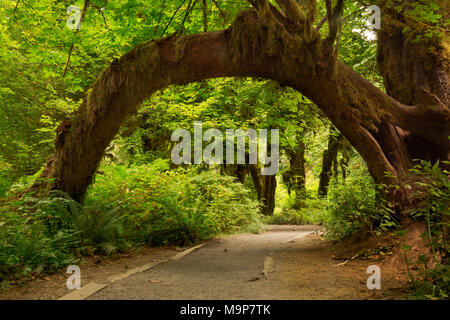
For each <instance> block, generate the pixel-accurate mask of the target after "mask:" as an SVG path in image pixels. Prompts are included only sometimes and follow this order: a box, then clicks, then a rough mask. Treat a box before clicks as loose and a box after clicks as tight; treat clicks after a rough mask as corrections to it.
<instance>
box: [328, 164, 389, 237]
mask: <svg viewBox="0 0 450 320" xmlns="http://www.w3.org/2000/svg"><path fill="white" fill-rule="evenodd" d="M349 172H350V174H349V175H348V176H347V178H346V179H345V180H343V181H342V180H340V181H339V180H337V179H333V180H332V181H331V182H330V188H329V191H328V196H327V208H328V210H329V212H330V215H329V218H328V219H327V221H326V223H325V224H326V226H327V236H328V237H329V238H331V239H334V240H340V239H343V238H345V237H348V236H350V235H351V234H353V233H355V232H356V231H358V230H361V231H369V232H372V233H374V234H376V233H379V231H380V230H388V229H390V228H393V227H396V226H397V225H398V223H397V221H396V220H395V219H394V218H393V216H392V209H391V208H390V207H389V205H388V204H385V203H384V201H383V200H382V199H377V189H378V190H379V188H380V187H379V186H376V185H375V183H374V181H373V179H372V177H371V176H370V175H369V173H368V170H367V167H366V166H365V164H364V163H363V161H362V160H361V159H359V160H357V159H356V160H354V161H353V163H352V164H351V165H350V170H349Z"/></svg>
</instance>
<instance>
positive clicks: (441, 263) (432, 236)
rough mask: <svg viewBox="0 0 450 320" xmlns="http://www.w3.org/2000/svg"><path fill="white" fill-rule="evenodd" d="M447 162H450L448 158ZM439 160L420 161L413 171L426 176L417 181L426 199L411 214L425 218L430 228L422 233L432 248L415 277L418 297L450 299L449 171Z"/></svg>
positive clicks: (418, 217) (422, 260) (414, 281)
mask: <svg viewBox="0 0 450 320" xmlns="http://www.w3.org/2000/svg"><path fill="white" fill-rule="evenodd" d="M443 164H444V165H449V164H450V162H448V161H445V162H444V163H443ZM439 165H440V164H439V162H436V163H435V164H434V165H432V164H431V163H430V162H427V161H421V164H419V165H416V166H414V168H412V169H411V172H412V173H413V174H415V175H418V176H421V177H423V182H416V184H417V187H418V188H419V190H420V191H418V192H419V193H422V194H425V195H426V196H425V200H424V201H423V203H422V205H421V206H419V207H418V208H417V209H414V210H411V211H410V214H411V215H412V216H413V217H414V218H416V219H420V220H425V221H426V223H427V226H428V229H427V231H426V232H425V233H424V234H423V235H422V237H423V238H424V239H425V240H426V242H427V243H428V245H429V247H430V251H431V254H432V258H431V259H432V261H429V258H428V257H427V256H420V258H419V260H418V261H417V264H419V265H421V266H422V268H421V270H422V272H421V274H420V279H417V280H413V284H414V286H415V289H416V297H418V298H421V299H423V298H427V299H436V298H437V299H448V298H449V293H450V264H449V262H450V261H449V258H450V254H449V247H448V237H449V235H448V230H449V228H450V222H449V216H450V180H449V179H448V176H449V173H450V172H448V171H447V170H445V169H441V168H440V166H439Z"/></svg>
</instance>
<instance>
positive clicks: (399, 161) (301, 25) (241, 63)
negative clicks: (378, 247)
mask: <svg viewBox="0 0 450 320" xmlns="http://www.w3.org/2000/svg"><path fill="white" fill-rule="evenodd" d="M277 2H278V3H280V6H281V8H283V10H282V11H279V10H277V9H275V8H274V7H273V6H271V5H269V4H268V2H267V1H265V0H257V1H255V7H256V9H255V10H252V11H245V12H242V13H241V14H239V16H238V17H237V19H236V21H235V22H234V23H233V24H232V25H231V27H230V28H228V29H227V30H224V31H218V32H210V33H204V34H199V35H191V36H184V37H171V38H167V39H162V40H157V41H152V42H147V43H143V44H141V45H139V46H137V47H135V48H134V49H132V50H131V51H130V52H128V53H127V54H125V55H124V56H123V57H121V58H120V59H119V60H116V61H114V62H113V63H112V64H111V65H110V66H109V67H108V68H107V69H106V70H105V71H104V72H103V74H102V75H101V76H100V77H99V78H98V80H97V81H96V83H95V84H94V86H93V88H92V90H91V91H90V92H89V94H88V96H87V97H86V99H85V100H84V102H83V104H82V105H81V107H80V108H79V111H78V112H77V115H76V116H75V117H74V118H73V119H72V120H71V121H66V122H64V123H62V124H61V125H60V126H59V128H58V136H57V139H56V143H55V153H54V155H53V156H52V157H51V158H50V159H49V161H48V163H47V165H46V167H45V169H44V171H43V173H42V178H44V180H39V181H37V182H36V184H35V185H34V188H35V189H42V188H44V189H58V190H62V191H65V192H67V193H69V194H70V195H71V196H72V197H74V198H75V199H78V200H79V199H81V198H82V196H83V194H84V192H85V191H86V188H87V187H88V185H89V183H90V182H91V181H92V178H93V175H94V173H95V171H96V169H97V166H98V164H99V162H100V160H101V158H102V155H103V152H104V150H105V148H106V147H107V146H108V144H109V143H110V142H111V140H112V139H113V138H114V136H115V135H116V133H117V132H118V130H119V128H120V126H121V125H122V124H123V122H124V121H125V120H126V119H127V118H128V117H129V116H131V115H132V114H134V113H135V111H136V108H137V107H138V106H139V105H140V104H141V102H142V101H143V100H144V99H145V98H147V97H149V96H150V95H151V94H152V93H153V92H155V91H156V90H159V89H161V88H164V87H166V86H168V85H170V84H185V83H188V82H193V81H200V80H203V79H207V78H214V77H231V76H255V77H263V78H268V79H273V80H275V81H278V82H279V83H280V84H282V85H287V86H291V87H293V88H294V89H296V90H298V91H300V92H301V93H302V94H303V95H305V96H306V97H308V98H309V99H310V100H311V101H313V102H314V103H315V104H317V106H318V107H319V108H321V109H322V110H323V111H324V113H325V114H326V115H327V116H328V118H329V119H330V120H331V121H332V123H333V124H334V125H335V126H336V128H337V129H338V130H339V131H340V132H341V133H342V134H343V135H344V136H345V137H346V139H347V140H348V141H349V142H350V143H351V144H352V145H353V146H354V147H355V149H356V150H357V151H358V152H359V153H360V154H361V156H362V157H363V158H364V160H365V161H366V163H367V165H368V168H369V171H370V173H371V174H372V176H373V177H374V179H375V181H376V182H379V183H386V184H392V183H395V184H398V185H400V186H403V184H404V181H405V179H407V178H408V176H407V174H406V170H407V169H408V168H409V167H410V166H411V156H412V155H414V156H415V157H416V158H427V156H428V155H429V154H430V152H431V151H433V152H431V153H433V154H434V156H435V158H439V159H448V158H449V149H450V140H449V139H448V137H449V136H450V125H449V123H450V111H449V108H448V92H449V85H448V64H449V58H448V51H447V49H445V48H448V45H447V47H445V46H443V45H442V44H439V45H436V46H435V47H434V50H437V53H436V58H434V57H428V55H427V54H426V53H425V54H423V53H418V54H417V55H414V54H411V53H410V52H409V51H410V48H408V46H407V45H406V46H404V48H405V49H404V51H401V52H404V56H405V57H404V59H406V60H403V58H402V60H401V61H406V62H405V63H406V68H404V69H401V67H398V68H400V69H401V70H398V72H400V74H402V73H401V72H402V71H403V74H402V76H401V77H403V76H404V78H403V81H404V82H408V83H409V82H410V81H405V79H409V76H408V75H407V74H406V71H408V72H409V70H410V69H411V68H410V64H411V63H414V65H416V64H415V63H416V62H419V64H420V62H429V63H431V65H432V68H431V71H429V70H424V72H425V74H426V75H429V74H431V75H430V76H424V77H423V79H425V80H424V81H425V82H426V83H428V84H427V85H425V87H424V88H425V92H431V94H425V93H421V94H419V89H416V90H415V91H413V92H416V93H417V96H418V97H424V99H423V100H422V99H421V98H420V99H419V98H417V99H413V100H411V99H409V100H408V99H404V98H403V95H402V94H401V93H402V92H403V91H402V90H401V89H402V86H400V85H399V83H400V82H399V81H395V79H396V77H394V76H393V74H394V72H397V71H396V70H397V69H398V68H397V67H395V66H392V65H393V63H394V61H396V60H395V57H394V56H393V53H390V50H391V49H389V47H392V46H394V45H396V42H395V41H394V42H395V43H394V42H392V43H390V42H389V41H386V43H385V44H383V45H382V46H381V47H380V54H379V60H380V66H381V67H382V69H383V66H385V67H384V69H385V71H386V72H385V74H384V76H385V80H386V83H387V86H386V87H387V92H388V94H385V93H383V92H382V91H380V90H379V89H378V88H376V87H375V86H373V85H372V84H371V83H370V82H369V81H367V80H366V79H364V78H362V77H361V76H359V75H358V74H356V73H355V72H354V71H353V70H352V69H351V68H349V67H347V66H346V65H344V64H343V63H341V62H339V61H338V60H337V58H336V50H335V45H334V42H335V39H336V33H337V30H338V27H339V26H338V25H337V23H338V21H340V19H335V17H337V16H338V15H340V14H342V12H341V10H340V7H339V6H336V7H335V9H332V8H331V6H329V7H328V20H329V21H330V23H329V24H328V26H329V32H328V36H327V37H326V38H325V39H321V38H320V36H319V34H318V32H317V30H315V28H316V26H315V25H314V24H315V23H314V22H315V12H316V10H315V9H314V4H315V1H311V2H310V4H311V7H310V10H308V11H307V12H306V13H304V12H302V11H301V10H300V9H299V8H297V6H296V5H295V2H294V1H288V0H278V1H277ZM327 2H328V1H327ZM339 2H341V1H339ZM390 19H395V17H394V18H390ZM384 20H386V19H384ZM384 20H383V21H384ZM394 31H395V30H394ZM390 32H391V31H390V30H382V32H381V34H380V38H381V39H385V38H383V37H386V38H387V37H388V34H389V36H390ZM385 34H386V35H385ZM405 41H406V42H404V43H409V42H408V40H405ZM383 48H385V49H383ZM408 52H409V53H410V54H411V55H413V57H411V59H409V58H408ZM430 59H431V60H430ZM397 60H398V59H397ZM401 61H398V62H399V64H400V62H401ZM405 69H406V70H405ZM387 70H392V71H390V72H387ZM418 75H419V72H413V75H411V77H412V79H415V77H416V76H418ZM421 79H422V78H421ZM390 82H392V84H391V83H390ZM411 83H412V84H413V86H417V87H423V85H424V82H423V81H422V80H421V81H418V82H414V81H412V82H411ZM431 83H434V85H431ZM405 95H407V94H405ZM396 99H397V100H396ZM417 101H420V104H417ZM405 132H407V134H404V133H405ZM411 137H414V139H416V138H415V137H417V140H416V141H419V140H421V141H425V142H430V144H429V145H432V146H433V150H430V152H427V151H425V150H423V149H421V148H418V147H417V145H415V146H416V147H415V148H414V147H412V146H410V144H409V143H408V142H409V141H410V140H411V139H412V138H411ZM435 150H437V151H438V152H434V151H435ZM386 172H387V173H389V174H390V176H386ZM399 190H400V191H399V192H397V193H396V194H395V196H396V198H395V199H396V201H397V202H398V204H399V207H400V208H403V207H407V206H408V203H409V200H408V199H407V197H406V196H405V192H406V191H405V190H406V189H404V188H400V189H399Z"/></svg>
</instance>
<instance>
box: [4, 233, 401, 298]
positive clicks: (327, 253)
mask: <svg viewBox="0 0 450 320" xmlns="http://www.w3.org/2000/svg"><path fill="white" fill-rule="evenodd" d="M321 234H322V232H321V228H320V227H318V226H270V228H269V229H268V230H267V231H265V232H262V233H260V234H238V235H233V236H227V237H223V238H220V239H214V240H210V241H206V242H204V243H203V246H201V247H199V248H196V250H192V251H181V249H180V248H175V247H166V248H145V249H140V250H139V251H136V252H134V253H132V254H128V255H116V256H114V257H112V258H105V257H102V258H100V259H101V260H100V259H99V258H89V259H87V260H86V262H85V263H84V264H81V265H80V268H81V284H82V290H72V291H71V290H68V289H67V288H66V280H67V278H68V276H69V275H68V274H66V273H65V270H63V271H61V272H59V273H56V274H54V275H50V276H47V277H44V278H40V279H35V280H33V281H29V282H26V283H23V284H21V285H14V286H13V287H12V288H10V289H9V290H8V291H5V292H2V293H0V299H58V298H61V297H63V296H65V295H67V294H70V296H67V297H66V298H74V299H82V298H87V299H167V300H169V299H194V300H197V299H198V300H207V299H249V300H254V299H402V298H405V296H406V294H407V292H406V291H405V289H404V288H405V287H406V279H407V273H406V270H405V268H404V266H403V264H402V263H396V262H395V259H394V260H393V259H392V258H393V257H392V252H389V250H390V249H389V248H392V246H393V245H394V242H393V240H392V239H391V238H388V239H387V238H379V239H377V241H369V242H365V243H363V242H362V241H357V242H356V243H350V244H348V243H341V244H340V245H336V244H333V243H331V242H329V241H325V239H324V238H323V237H322V236H321ZM368 247H372V248H368ZM362 248H363V250H362ZM378 248H384V251H383V250H380V249H378ZM183 249H184V248H183ZM377 249H378V251H377ZM393 251H394V250H393ZM356 254H358V255H356ZM355 256H356V257H355ZM370 265H378V266H379V267H380V269H381V289H380V290H376V289H375V290H369V289H368V288H367V285H366V281H367V278H368V277H369V276H370V274H367V273H366V270H367V267H368V266H370ZM85 288H86V289H87V290H84V289H85Z"/></svg>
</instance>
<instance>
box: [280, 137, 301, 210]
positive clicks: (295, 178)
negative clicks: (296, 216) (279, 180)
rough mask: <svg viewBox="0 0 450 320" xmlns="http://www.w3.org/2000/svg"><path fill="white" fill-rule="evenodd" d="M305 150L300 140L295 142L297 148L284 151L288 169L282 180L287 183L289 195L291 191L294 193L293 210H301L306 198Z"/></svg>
mask: <svg viewBox="0 0 450 320" xmlns="http://www.w3.org/2000/svg"><path fill="white" fill-rule="evenodd" d="M305 149H306V146H305V144H304V143H303V142H302V141H300V140H299V141H298V142H297V148H288V149H286V155H287V157H288V159H289V165H290V167H289V170H288V171H287V172H285V175H284V176H283V179H284V180H285V183H287V187H288V192H289V195H290V191H291V190H294V192H295V203H294V208H295V209H300V208H302V207H303V204H304V201H305V198H306V184H305V182H306V170H305Z"/></svg>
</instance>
